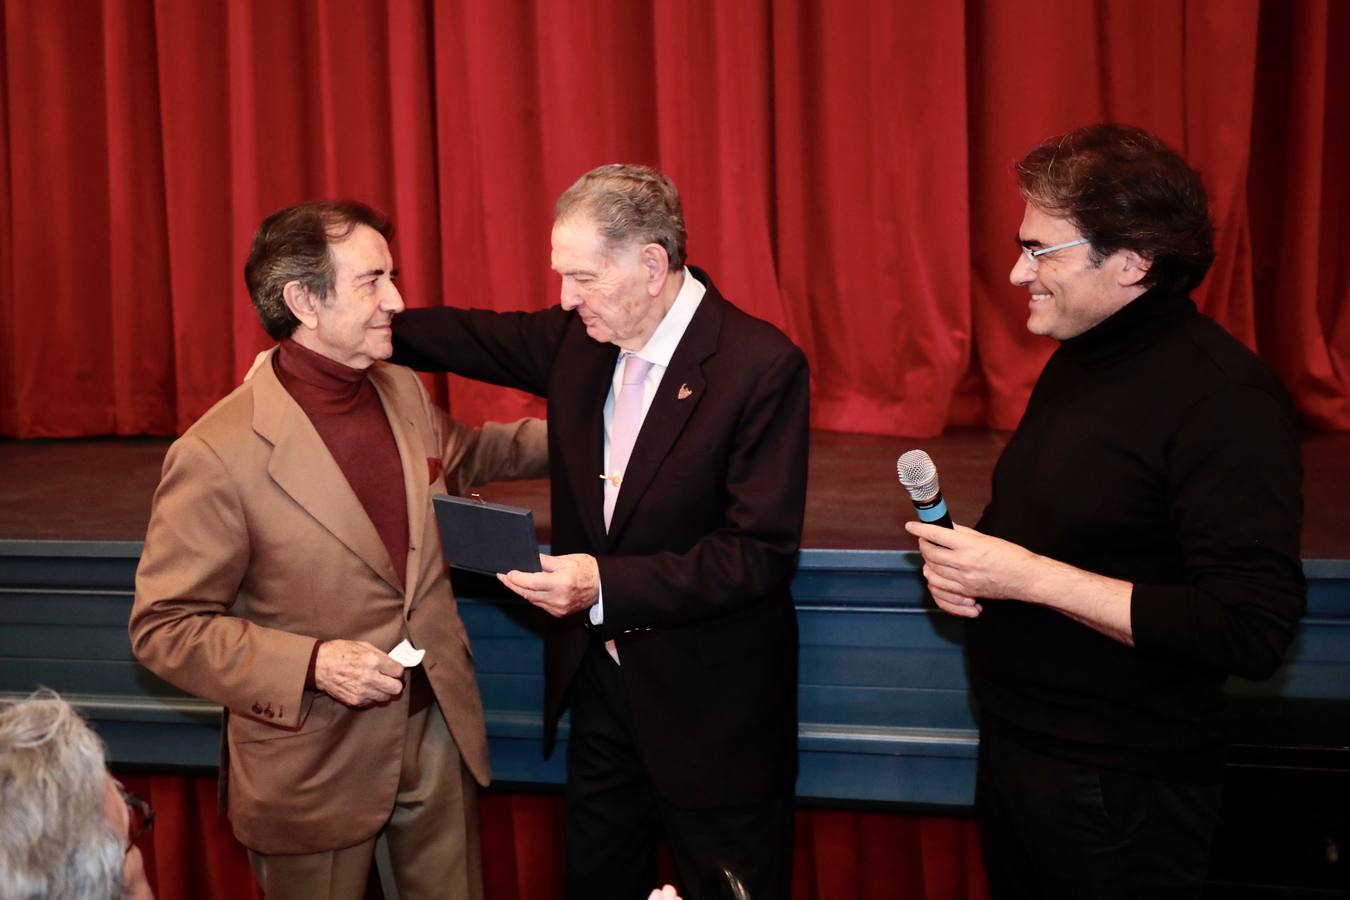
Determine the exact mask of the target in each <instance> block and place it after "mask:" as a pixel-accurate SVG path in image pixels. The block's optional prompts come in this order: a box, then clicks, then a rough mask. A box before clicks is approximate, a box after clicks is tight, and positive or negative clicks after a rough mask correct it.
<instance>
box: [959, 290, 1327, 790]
mask: <svg viewBox="0 0 1350 900" xmlns="http://www.w3.org/2000/svg"><path fill="white" fill-rule="evenodd" d="M1301 468H1302V467H1301V458H1300V445H1299V433H1298V428H1297V425H1296V421H1295V418H1294V413H1293V410H1292V407H1291V405H1290V403H1289V400H1288V398H1287V396H1286V394H1285V392H1284V390H1283V388H1282V387H1281V386H1280V384H1279V382H1278V380H1277V379H1276V378H1275V376H1274V375H1273V374H1271V372H1270V371H1269V370H1268V369H1267V368H1266V367H1265V365H1264V364H1262V363H1261V362H1260V361H1259V360H1258V359H1257V357H1256V356H1255V355H1254V354H1252V353H1251V352H1250V351H1249V350H1247V349H1246V348H1245V347H1244V346H1242V345H1241V344H1240V343H1239V342H1238V341H1236V340H1234V339H1233V338H1232V337H1231V336H1230V335H1229V334H1228V333H1227V332H1225V331H1224V330H1223V329H1222V328H1220V327H1219V326H1218V325H1217V324H1215V323H1214V322H1213V321H1212V320H1210V319H1209V318H1207V317H1205V316H1202V315H1200V314H1199V313H1198V312H1196V309H1195V306H1194V304H1192V303H1191V301H1190V300H1189V299H1188V298H1185V297H1165V296H1156V295H1155V294H1152V293H1149V294H1145V295H1144V296H1142V297H1139V298H1138V299H1136V300H1135V301H1133V302H1132V303H1130V304H1129V305H1127V306H1126V307H1124V308H1123V309H1122V310H1121V311H1120V312H1118V313H1116V314H1115V315H1114V316H1112V317H1111V318H1109V319H1107V320H1106V321H1104V322H1102V323H1101V324H1099V325H1097V326H1096V327H1094V328H1092V329H1091V330H1089V331H1087V332H1085V333H1084V334H1082V335H1080V336H1079V337H1076V338H1073V339H1072V340H1069V341H1065V342H1064V343H1063V344H1062V345H1061V346H1060V348H1059V349H1058V350H1057V351H1056V352H1055V354H1054V355H1053V356H1052V357H1051V358H1050V360H1049V362H1048V363H1046V366H1045V370H1044V371H1043V372H1042V373H1041V377H1040V379H1039V380H1038V381H1037V382H1036V387H1035V390H1034V391H1033V392H1032V395H1031V400H1030V403H1029V404H1028V406H1027V411H1026V414H1025V416H1024V417H1023V418H1022V422H1021V424H1020V425H1019V426H1018V428H1017V431H1016V433H1015V434H1014V435H1013V437H1012V440H1011V441H1010V442H1009V444H1008V446H1007V448H1006V449H1005V450H1004V452H1003V455H1002V457H1001V458H1000V459H999V462H998V465H997V467H996V468H995V470H994V483H993V496H992V500H991V501H990V504H989V507H988V508H987V509H986V510H985V513H984V516H983V517H982V518H981V519H980V522H979V525H978V529H979V530H980V531H982V532H985V533H987V534H993V535H997V536H998V537H1001V538H1005V539H1007V540H1009V541H1012V542H1014V543H1017V544H1020V545H1022V546H1024V547H1026V548H1027V549H1029V550H1032V551H1033V552H1035V553H1039V554H1042V555H1044V556H1048V557H1051V558H1053V559H1057V560H1060V561H1062V562H1066V563H1069V564H1070V565H1073V566H1077V567H1079V568H1081V569H1085V570H1087V571H1089V572H1095V573H1097V574H1100V575H1106V576H1110V577H1113V578H1119V579H1123V580H1125V581H1129V582H1131V583H1132V584H1133V585H1134V591H1133V599H1132V604H1131V624H1132V626H1133V633H1134V641H1135V646H1134V647H1133V648H1131V647H1127V646H1125V645H1123V644H1121V643H1118V642H1116V641H1113V640H1111V639H1110V638H1107V637H1105V636H1103V635H1101V634H1098V633H1097V632H1095V631H1092V630H1091V629H1089V628H1087V627H1085V626H1083V625H1080V624H1077V623H1076V622H1073V621H1072V620H1070V619H1069V618H1067V617H1066V616H1064V615H1062V614H1060V613H1057V612H1054V611H1052V610H1049V609H1045V608H1042V607H1038V606H1034V605H1032V604H1029V603H1022V602H1005V601H985V602H984V603H983V606H984V611H983V613H982V614H981V615H980V616H979V617H978V618H976V619H974V620H972V621H971V622H970V624H969V628H968V631H967V652H968V654H969V659H970V668H971V680H972V684H973V687H974V690H975V693H976V696H977V697H978V699H979V702H980V706H981V708H982V714H983V715H984V716H986V717H988V716H990V715H992V716H994V717H996V720H997V724H998V725H999V727H1003V728H1006V729H1008V730H1009V731H1011V732H1012V733H1014V734H1015V735H1017V736H1019V737H1020V738H1022V739H1023V740H1024V741H1026V742H1028V743H1031V744H1033V745H1035V746H1039V747H1040V748H1041V749H1043V750H1044V751H1046V752H1049V753H1052V754H1055V755H1059V756H1063V757H1066V758H1069V759H1074V760H1077V761H1081V762H1086V763H1089V764H1093V765H1104V766H1111V767H1118V768H1124V769H1128V770H1133V771H1138V772H1143V773H1146V774H1151V775H1157V776H1161V777H1165V778H1171V779H1175V780H1185V781H1213V780H1217V778H1218V775H1219V765H1220V762H1221V759H1222V746H1223V734H1222V731H1221V728H1220V725H1219V714H1220V712H1221V710H1222V705H1223V699H1222V693H1221V690H1222V686H1223V683H1224V680H1225V678H1226V677H1227V676H1228V675H1229V674H1237V675H1240V676H1243V677H1246V678H1267V677H1269V676H1270V675H1271V674H1272V673H1273V672H1274V670H1275V668H1276V667H1277V666H1278V665H1279V662H1280V658H1281V656H1282V654H1283V653H1284V650H1285V648H1286V647H1287V646H1288V644H1289V642H1290V640H1291V639H1292V637H1293V635H1294V630H1295V627H1296V625H1297V622H1298V619H1299V617H1300V616H1301V615H1302V614H1303V611H1304V605H1305V599H1304V595H1305V584H1304V580H1303V574H1302V567H1301V563H1300V560H1299V533H1300V526H1301V519H1302V470H1301Z"/></svg>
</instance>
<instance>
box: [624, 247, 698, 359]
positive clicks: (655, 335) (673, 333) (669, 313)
mask: <svg viewBox="0 0 1350 900" xmlns="http://www.w3.org/2000/svg"><path fill="white" fill-rule="evenodd" d="M707 292H708V289H707V288H706V287H704V285H703V282H701V281H699V280H698V279H697V278H695V277H694V276H693V275H692V274H690V272H689V267H688V266H686V267H685V269H684V283H683V284H681V285H680V292H679V293H678V294H676V295H675V302H674V303H672V304H671V305H670V309H668V310H666V315H665V318H663V319H662V320H661V323H660V324H659V325H657V326H656V330H655V331H654V332H652V336H651V337H650V338H648V339H647V343H646V344H644V345H643V346H642V348H641V349H640V350H635V351H633V353H634V355H636V356H640V357H642V358H643V359H645V360H647V362H649V363H651V364H653V365H656V366H660V367H662V368H663V369H664V368H668V367H669V366H670V359H671V357H673V356H674V355H675V348H676V347H678V346H679V345H680V338H682V337H684V332H685V329H687V328H688V327H689V322H690V321H691V320H692V319H693V318H694V313H695V312H697V311H698V304H699V302H700V301H701V300H702V299H703V295H704V294H706V293H707Z"/></svg>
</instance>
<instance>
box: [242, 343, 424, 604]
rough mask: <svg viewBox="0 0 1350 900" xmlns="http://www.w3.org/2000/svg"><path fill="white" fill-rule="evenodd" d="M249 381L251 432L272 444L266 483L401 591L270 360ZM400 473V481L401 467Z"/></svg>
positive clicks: (342, 479)
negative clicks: (250, 384) (251, 399)
mask: <svg viewBox="0 0 1350 900" xmlns="http://www.w3.org/2000/svg"><path fill="white" fill-rule="evenodd" d="M272 352H273V353H276V352H277V351H275V350H274V351H272ZM252 380H253V430H254V431H256V432H257V433H258V434H259V435H260V436H262V437H263V438H266V439H267V440H268V441H269V442H270V443H271V444H272V456H271V459H270V460H269V461H268V464H267V472H268V474H269V475H271V476H272V480H273V481H275V482H276V483H277V486H278V487H280V488H281V489H282V490H283V491H285V492H286V493H287V494H288V495H290V497H291V499H293V500H294V501H295V502H296V503H297V504H299V505H300V507H301V508H303V509H304V510H305V512H307V513H309V514H310V515H311V516H313V517H314V519H315V520H316V521H317V522H318V523H319V524H320V525H322V526H323V527H324V528H326V529H327V530H328V531H329V533H331V534H332V535H333V537H335V538H337V539H338V540H339V541H340V542H342V544H343V545H345V546H346V547H347V549H348V550H350V551H351V552H352V553H355V554H356V555H357V556H358V557H359V558H360V559H361V560H362V561H363V562H364V563H365V564H366V565H367V566H369V567H370V568H371V570H372V571H374V572H375V574H376V575H379V576H380V577H381V578H383V579H384V580H385V581H387V582H389V584H390V585H392V586H393V587H394V588H397V589H399V590H402V587H401V579H399V578H398V576H397V575H395V574H394V565H393V563H392V562H391V561H390V559H389V551H388V550H386V549H385V546H384V542H383V541H381V540H380V535H379V533H378V532H377V531H376V530H375V525H374V523H372V522H371V521H370V517H369V516H368V515H366V511H365V508H364V507H362V506H361V501H360V500H358V499H357V497H356V492H355V491H353V490H352V488H351V485H350V484H348V483H347V477H346V476H345V475H343V474H342V469H340V468H339V467H338V464H337V461H336V460H334V459H333V455H332V454H331V453H329V452H328V447H327V446H325V445H324V442H323V438H321V437H319V433H318V432H317V431H315V430H314V425H313V424H312V423H311V422H310V421H309V417H308V416H306V415H305V412H304V410H302V409H301V408H300V405H299V404H298V403H296V402H295V400H294V398H292V397H291V395H290V394H288V393H287V392H286V389H285V388H283V387H282V386H281V382H280V381H278V380H277V375H276V372H275V371H274V370H273V369H272V362H271V359H270V358H269V359H268V361H267V362H265V363H264V364H263V365H261V366H259V367H258V370H257V371H256V372H254V373H253V378H252ZM395 434H396V435H397V431H395ZM401 450H402V446H401V445H400V452H401ZM404 470H405V471H404V477H405V479H406V477H407V471H406V470H407V465H406V463H405V465H404Z"/></svg>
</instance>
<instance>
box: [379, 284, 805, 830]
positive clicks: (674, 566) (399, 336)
mask: <svg viewBox="0 0 1350 900" xmlns="http://www.w3.org/2000/svg"><path fill="white" fill-rule="evenodd" d="M692 271H693V272H694V275H695V277H696V278H698V279H699V281H701V282H703V283H704V284H705V285H706V286H707V288H708V290H707V293H706V294H705V296H704V298H703V300H702V302H701V303H700V304H699V307H698V310H697V312H696V313H695V315H694V317H693V320H692V321H691V322H690V323H689V327H688V329H687V330H686V331H685V334H684V337H683V338H682V339H681V341H680V344H679V346H678V348H677V349H676V351H675V355H674V357H673V358H672V359H671V361H670V366H669V368H668V369H667V370H666V373H665V375H664V377H663V379H662V381H661V384H660V386H659V387H658V389H657V392H656V395H655V397H654V399H653V400H652V404H651V407H650V410H649V411H648V413H647V417H646V419H645V420H644V422H643V426H642V431H641V432H640V433H639V435H638V439H637V443H636V445H635V446H634V448H633V454H632V457H631V458H630V460H629V464H628V470H627V471H626V472H625V473H624V482H623V488H622V490H621V491H620V492H619V496H618V501H617V505H616V506H615V509H614V516H613V521H612V525H611V528H610V530H609V533H608V534H606V532H605V524H604V518H603V486H602V483H601V480H600V473H601V470H602V468H603V442H604V422H603V417H602V412H603V407H604V403H605V398H606V396H607V395H608V393H609V390H610V380H611V378H612V376H613V373H614V364H615V361H616V359H617V356H618V348H617V347H615V346H614V345H612V344H601V343H598V342H596V341H594V340H592V339H591V338H589V337H588V336H587V335H586V331H585V328H584V327H583V325H582V323H581V321H580V319H579V318H578V317H577V316H576V315H575V314H574V313H569V312H565V311H563V309H562V308H561V307H554V308H552V309H548V310H544V311H542V312H537V313H494V312H488V311H484V310H459V309H451V308H441V309H420V310H411V311H409V312H406V313H404V314H402V315H401V316H399V317H398V318H397V319H395V322H394V336H395V359H396V360H398V361H399V362H402V363H404V364H407V365H411V366H413V367H414V368H422V369H435V370H450V371H453V372H456V373H458V374H460V375H464V376H468V377H471V378H476V379H479V380H483V381H488V382H492V383H494V384H501V385H506V386H509V387H514V388H519V389H523V390H526V391H530V392H532V393H535V394H539V395H541V396H544V397H547V398H548V421H549V468H550V470H551V476H552V503H553V552H554V553H555V554H565V553H590V554H593V555H594V556H595V557H596V558H597V559H598V561H599V567H600V581H601V585H602V588H603V591H604V612H605V624H604V625H603V626H601V627H599V628H596V629H589V628H588V627H587V625H588V620H587V616H586V614H585V613H584V612H583V613H581V614H578V615H575V616H570V617H567V618H565V619H561V620H553V621H550V622H549V624H548V628H549V631H548V637H547V641H546V646H545V679H546V684H545V709H544V716H545V718H544V728H545V736H544V737H545V745H546V747H547V748H551V747H552V743H553V738H554V734H555V729H556V725H557V719H558V716H559V715H560V714H561V712H562V709H563V707H564V706H565V705H566V702H567V691H568V687H569V685H570V684H571V681H572V678H573V676H574V675H575V674H576V671H577V668H578V666H579V664H580V662H581V659H582V656H583V654H584V653H585V651H586V647H587V643H588V641H589V640H591V639H592V637H594V638H596V639H606V638H614V639H615V640H616V642H617V643H618V647H619V653H620V656H621V658H622V660H623V668H622V672H623V678H624V683H625V685H626V686H627V688H628V692H629V697H630V699H631V701H632V710H633V719H634V724H635V727H636V729H637V736H638V745H639V748H640V751H641V753H642V755H643V761H644V763H645V765H646V768H647V771H648V773H649V774H650V776H651V778H652V781H653V784H654V785H655V786H656V788H657V789H658V790H659V791H660V792H661V793H662V794H663V795H664V796H665V797H666V798H667V799H669V800H671V801H673V802H675V803H677V804H679V805H682V806H690V807H711V806H726V805H734V804H742V803H751V802H755V801H757V800H760V799H762V798H764V797H765V796H766V795H767V794H768V793H769V792H771V791H774V790H782V789H784V788H785V787H790V786H791V784H792V781H793V779H794V778H795V775H796V759H797V755H796V738H797V706H796V703H797V620H796V613H795V610H794V608H793V604H792V597H791V595H790V593H789V591H788V583H789V580H790V578H791V575H792V571H793V567H794V564H795V560H796V553H797V549H798V545H799V544H800V541H801V527H802V515H803V510H804V507H805V501H806V455H807V435H808V375H807V366H806V359H805V357H804V356H803V355H802V352H801V351H800V350H799V349H798V348H797V347H796V346H795V345H794V344H793V343H792V342H791V341H789V340H788V339H787V338H786V337H784V336H783V334H782V333H781V332H779V331H778V330H777V329H775V328H774V327H773V326H771V325H769V324H767V323H766V322H763V321H761V320H759V319H755V318H753V317H751V316H748V315H746V314H745V313H743V312H741V311H740V310H738V309H736V308H735V307H734V306H732V305H731V304H730V303H728V302H727V301H726V300H725V299H723V298H722V296H721V295H720V294H719V293H718V292H717V289H716V288H715V287H713V285H712V282H711V280H710V279H709V278H708V276H707V275H706V274H705V273H703V272H700V271H698V270H692ZM682 395H684V396H683V397H682ZM592 632H593V633H594V634H592Z"/></svg>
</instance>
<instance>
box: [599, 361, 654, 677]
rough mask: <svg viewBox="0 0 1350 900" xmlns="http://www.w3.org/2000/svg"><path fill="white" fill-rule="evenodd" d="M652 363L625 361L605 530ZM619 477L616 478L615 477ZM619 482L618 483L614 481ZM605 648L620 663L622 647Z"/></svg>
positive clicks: (612, 436) (612, 431) (613, 425)
mask: <svg viewBox="0 0 1350 900" xmlns="http://www.w3.org/2000/svg"><path fill="white" fill-rule="evenodd" d="M651 367H652V364H651V363H649V362H647V360H645V359H642V358H641V357H637V356H634V355H633V354H631V353H630V354H628V355H627V356H625V357H624V361H623V385H622V386H621V387H620V388H619V396H617V397H615V398H614V419H613V420H612V421H611V422H610V425H609V471H608V472H607V473H606V475H608V476H609V477H607V478H606V479H605V530H606V531H608V530H609V521H610V519H612V518H613V517H614V502H615V501H616V500H618V499H619V487H620V485H621V484H622V483H623V472H624V469H626V468H627V467H628V457H630V456H632V455H633V444H634V443H636V442H637V436H638V431H639V430H640V429H641V428H642V384H643V382H644V381H646V380H647V371H648V370H649V369H651ZM616 476H617V477H616ZM615 481H618V482H619V484H615V483H614V482H615ZM605 650H606V651H608V653H609V655H610V656H611V657H612V658H613V659H614V661H615V662H616V663H617V662H618V661H619V649H618V648H617V647H615V646H614V642H613V641H605Z"/></svg>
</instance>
